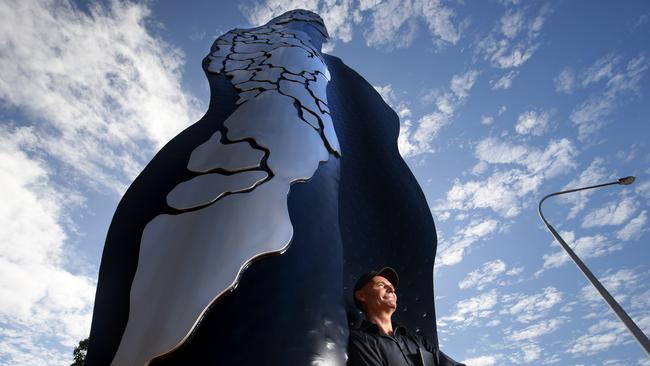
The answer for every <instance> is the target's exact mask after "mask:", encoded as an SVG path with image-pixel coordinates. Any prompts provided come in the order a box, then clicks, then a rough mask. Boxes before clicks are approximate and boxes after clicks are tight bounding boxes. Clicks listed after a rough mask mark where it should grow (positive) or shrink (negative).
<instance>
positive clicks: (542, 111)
mask: <svg viewBox="0 0 650 366" xmlns="http://www.w3.org/2000/svg"><path fill="white" fill-rule="evenodd" d="M269 3H271V2H269ZM284 3H286V4H284ZM310 3H311V2H310ZM314 3H317V2H316V1H314ZM375 3H377V4H375ZM423 3H424V2H423V1H414V2H402V1H395V2H394V4H392V3H391V2H383V3H379V2H372V1H361V2H356V1H350V2H346V1H344V2H339V3H337V4H336V5H333V6H329V5H326V4H323V2H320V3H319V4H316V5H313V6H314V7H312V8H310V9H312V10H315V11H317V12H319V13H320V14H321V15H322V16H323V18H324V20H325V22H326V24H327V26H328V30H329V33H330V34H331V35H332V37H333V41H334V42H333V43H331V44H328V45H325V49H326V51H327V52H328V53H330V54H332V55H335V56H338V57H340V58H342V59H343V61H344V62H345V63H346V64H348V65H349V66H350V67H352V68H354V69H355V70H356V71H357V72H359V73H360V74H361V75H362V76H364V77H365V78H366V79H367V80H368V81H369V82H370V83H371V84H373V85H375V86H376V88H377V89H378V91H379V92H380V93H381V94H382V95H383V96H384V99H385V100H386V101H387V102H388V103H389V104H391V105H392V106H393V108H394V109H395V110H396V112H397V113H398V114H399V115H400V119H401V121H402V135H401V138H400V141H399V142H400V150H401V152H402V154H403V155H404V156H405V158H406V159H405V160H406V161H407V163H408V164H409V166H410V167H411V169H412V170H413V172H414V173H415V175H416V177H417V178H418V180H419V182H420V184H421V186H422V188H423V190H424V192H425V194H426V196H427V200H428V203H429V205H430V207H431V210H432V214H433V216H434V219H435V220H436V224H437V227H438V235H439V250H438V257H437V266H436V267H437V268H436V274H435V283H436V296H437V304H436V306H437V307H436V309H437V311H438V314H437V316H438V321H439V332H440V337H441V342H442V344H443V348H444V349H445V350H446V351H447V352H448V353H449V354H451V355H454V356H455V357H457V358H459V359H464V360H466V361H467V363H468V364H469V365H496V364H499V365H501V364H529V365H539V364H544V363H547V362H548V363H556V364H606V365H619V364H620V365H648V364H650V363H648V360H647V359H646V358H645V356H644V354H643V352H642V351H641V349H640V347H638V346H637V345H636V344H635V343H634V341H633V339H632V337H631V336H629V335H628V334H627V333H626V331H625V330H624V328H622V326H621V325H620V324H619V322H618V321H617V319H616V318H615V317H614V315H612V314H611V312H610V311H609V310H608V309H607V307H606V305H605V304H604V303H603V302H602V301H601V300H600V299H599V298H598V297H597V296H596V295H595V294H594V293H593V292H592V291H591V289H590V288H589V287H587V283H586V281H585V280H584V278H583V277H582V275H581V274H580V273H579V272H578V270H577V269H576V268H575V266H573V265H572V264H571V263H570V262H569V261H568V260H567V257H566V256H565V255H564V254H563V253H561V252H560V248H559V247H558V246H556V245H553V244H552V240H551V236H550V235H549V234H548V233H547V232H546V231H545V230H544V229H543V228H542V226H541V225H540V222H539V219H538V217H537V214H536V211H535V210H536V203H537V200H538V199H539V198H540V197H541V196H543V195H544V194H546V193H550V192H552V191H556V190H560V189H562V188H564V187H569V186H571V187H572V186H579V185H582V184H590V183H599V182H604V181H608V180H610V179H611V178H616V177H618V176H624V175H630V174H631V175H636V176H637V177H638V180H637V182H636V183H635V184H634V185H632V186H629V187H625V188H623V187H608V188H604V189H601V190H599V191H592V192H591V193H588V194H586V195H575V196H573V197H571V198H568V199H567V200H561V199H558V200H557V201H555V202H549V205H548V206H547V208H546V210H547V216H548V218H549V220H550V221H551V222H552V223H553V224H554V225H555V226H556V227H557V228H558V229H559V230H560V231H562V233H563V235H564V237H565V239H567V241H568V242H569V243H573V244H574V246H575V247H576V249H577V251H578V253H579V254H581V255H582V257H583V258H584V259H585V260H586V262H587V264H588V265H589V266H591V268H592V269H593V271H594V272H595V273H596V274H597V275H598V276H599V277H600V278H601V279H603V280H604V283H605V285H606V286H607V287H608V288H609V289H610V290H611V291H612V292H613V294H614V295H615V296H616V297H617V299H618V300H619V301H620V302H621V304H622V305H623V306H624V307H625V309H626V310H628V311H629V312H630V314H631V315H632V317H633V318H634V319H635V320H636V321H637V322H638V324H639V326H640V327H641V328H642V329H644V330H645V331H646V333H648V332H650V302H649V300H648V299H650V286H648V285H647V283H649V281H648V277H649V276H650V268H649V267H648V262H647V258H648V256H649V254H650V252H649V250H648V248H647V245H646V243H647V241H648V238H649V237H648V233H647V232H646V227H647V222H648V219H647V215H648V212H647V211H648V204H649V201H648V200H649V199H650V183H648V178H650V170H649V168H648V167H649V166H650V164H649V162H650V148H649V147H648V145H647V142H646V140H647V137H648V136H649V131H648V128H649V127H648V123H647V121H648V115H650V114H649V113H648V112H650V111H649V108H650V107H649V106H650V103H648V97H647V95H648V93H649V92H650V88H649V87H650V85H649V82H648V80H649V78H648V73H649V71H648V65H649V63H650V59H649V57H650V55H649V50H648V46H647V44H648V39H649V38H648V35H649V34H650V6H649V5H647V4H645V3H644V2H641V1H639V2H626V3H617V4H613V3H609V4H607V3H604V2H599V3H598V4H595V3H593V4H592V3H575V2H548V3H525V2H519V1H500V2H497V1H495V2H481V3H480V4H479V3H469V2H468V3H465V4H462V3H458V2H442V3H441V4H437V3H436V2H431V4H423ZM20 4H21V6H17V5H16V4H12V3H11V1H8V2H4V3H3V4H2V5H0V14H2V18H3V19H7V22H8V23H7V24H9V25H10V26H8V27H6V28H3V30H0V40H2V42H0V44H2V46H1V47H2V48H1V49H0V50H1V51H2V52H0V67H1V69H2V70H3V72H2V77H1V78H0V80H2V83H0V98H1V99H2V103H1V104H0V116H1V117H2V124H1V127H0V140H1V141H2V143H1V144H0V149H1V150H0V151H1V152H2V153H1V154H0V157H1V158H0V163H1V164H2V165H1V166H2V169H0V182H1V184H2V187H3V188H4V192H5V194H6V197H3V201H4V202H3V205H2V208H1V209H0V217H1V218H2V223H1V225H0V227H1V228H2V229H0V230H1V231H0V232H1V233H2V235H1V237H2V241H0V294H1V295H0V327H1V328H2V332H1V333H0V350H2V351H1V352H0V363H10V364H30V365H31V364H39V363H60V364H65V363H66V362H67V361H68V360H70V359H71V357H70V356H71V350H72V348H73V347H74V345H75V344H76V342H77V341H78V340H80V339H82V338H84V337H85V336H86V335H87V332H88V328H89V324H90V317H91V311H92V301H93V297H94V285H95V278H96V275H97V271H98V268H97V267H98V264H99V259H100V257H101V250H102V244H103V241H104V236H105V234H106V230H107V228H108V225H109V223H110V219H111V217H112V214H113V211H114V209H115V206H116V205H117V202H118V200H119V198H120V196H121V194H122V193H123V192H124V190H125V189H126V187H127V186H128V184H129V183H130V181H131V180H132V179H133V178H134V177H135V176H136V175H137V173H138V172H139V170H140V169H141V168H142V167H143V165H144V164H145V163H146V162H147V161H148V160H149V159H150V158H151V156H153V154H154V153H155V151H156V150H157V149H158V148H159V147H160V146H162V145H163V144H164V143H165V142H166V141H168V140H169V139H170V138H171V137H173V136H174V135H175V134H176V133H178V132H179V131H180V130H182V129H183V128H184V127H186V126H187V125H188V124H189V123H192V122H194V121H196V120H198V118H199V117H200V116H201V114H202V113H203V111H205V110H206V108H207V102H208V99H209V98H208V85H207V81H206V79H205V76H204V75H203V71H202V69H201V67H200V62H201V60H202V58H203V57H204V56H205V55H206V54H207V51H208V49H209V47H210V45H211V43H212V41H213V40H214V38H216V37H217V36H218V35H220V34H222V33H223V32H224V31H226V30H229V29H232V28H235V27H242V28H244V27H250V26H251V25H258V24H261V23H263V22H266V21H267V20H269V19H270V18H271V16H272V15H278V14H280V13H282V12H284V11H285V10H289V8H288V7H289V6H291V4H293V2H291V1H274V2H272V4H276V5H274V6H270V5H266V4H265V3H264V2H252V1H249V2H247V3H246V5H245V6H242V7H237V6H235V5H234V4H232V3H230V2H223V3H222V4H215V3H212V2H207V1H205V2H196V3H194V4H193V5H192V7H185V8H184V7H182V6H181V5H179V4H173V3H171V2H159V3H152V4H149V5H105V6H104V7H98V8H87V7H86V5H84V4H81V5H78V6H76V5H75V6H62V5H60V4H58V5H54V4H48V3H41V4H38V5H37V4H34V3H29V2H24V1H21V2H20ZM391 4H392V5H391ZM299 5H300V4H299ZM303 6H306V7H308V8H309V6H310V4H303ZM90 14H92V16H90ZM401 296H408V294H402V295H401Z"/></svg>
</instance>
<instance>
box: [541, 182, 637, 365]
mask: <svg viewBox="0 0 650 366" xmlns="http://www.w3.org/2000/svg"><path fill="white" fill-rule="evenodd" d="M634 179H635V178H634V177H631V176H630V177H625V178H621V179H619V180H617V181H615V182H610V183H604V184H597V185H595V186H589V187H583V188H576V189H569V190H566V191H561V192H556V193H551V194H549V195H547V196H545V197H544V198H542V200H541V201H539V207H538V208H537V210H538V212H539V216H540V217H541V218H542V221H544V224H545V225H546V227H547V228H548V230H549V231H550V232H551V234H553V236H554V237H555V239H557V241H558V242H559V243H560V245H562V248H564V250H565V251H566V252H567V253H568V254H569V257H571V259H573V261H574V262H575V264H576V265H577V266H578V268H580V270H581V271H582V273H583V274H584V275H585V276H586V277H587V279H588V280H589V282H591V284H592V285H594V287H595V288H596V290H598V292H599V293H600V296H602V297H603V299H604V300H605V302H607V304H608V305H609V306H610V307H611V308H612V310H614V312H615V313H616V315H617V316H618V317H619V319H621V321H622V322H623V324H625V326H626V327H627V329H628V330H629V331H630V333H632V335H633V336H634V338H636V340H637V341H638V342H639V344H640V345H641V347H643V349H644V350H645V352H646V353H647V354H648V356H650V340H648V337H647V336H646V335H645V334H644V333H643V332H642V331H641V329H639V326H637V325H636V323H634V320H632V318H630V316H629V315H627V313H626V312H625V310H623V308H622V307H621V305H619V304H618V302H616V300H614V298H613V297H612V295H610V293H609V292H608V291H607V289H605V287H604V286H603V285H602V284H601V283H600V281H598V279H597V278H596V276H594V275H593V273H591V271H590V270H589V268H587V266H586V265H585V264H584V263H583V262H582V260H581V259H580V258H579V257H578V256H577V255H576V253H575V252H574V251H573V249H571V247H569V245H568V244H567V243H566V242H565V241H564V239H562V237H561V236H560V234H558V233H557V231H555V228H553V226H551V224H549V223H548V221H546V218H545V217H544V214H543V213H542V203H544V201H545V200H546V199H547V198H549V197H553V196H557V195H560V194H565V193H571V192H577V191H584V190H586V189H592V188H598V187H604V186H610V185H614V184H621V185H629V184H632V183H633V182H634Z"/></svg>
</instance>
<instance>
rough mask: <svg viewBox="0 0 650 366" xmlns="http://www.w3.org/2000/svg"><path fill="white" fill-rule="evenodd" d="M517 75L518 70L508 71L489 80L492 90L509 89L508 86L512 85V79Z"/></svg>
mask: <svg viewBox="0 0 650 366" xmlns="http://www.w3.org/2000/svg"><path fill="white" fill-rule="evenodd" d="M517 75H519V71H509V72H508V73H507V74H505V75H503V76H502V77H500V78H499V79H496V80H490V84H492V90H499V89H503V90H506V89H510V87H511V86H512V81H513V80H514V79H515V77H516V76H517Z"/></svg>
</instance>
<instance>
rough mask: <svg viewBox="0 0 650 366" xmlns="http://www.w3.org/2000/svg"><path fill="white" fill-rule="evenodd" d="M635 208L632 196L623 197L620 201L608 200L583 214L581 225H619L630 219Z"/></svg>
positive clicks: (586, 226)
mask: <svg viewBox="0 0 650 366" xmlns="http://www.w3.org/2000/svg"><path fill="white" fill-rule="evenodd" d="M636 210H637V204H636V203H635V201H634V200H633V199H632V197H625V198H623V200H622V201H620V202H615V201H614V202H609V203H607V204H606V205H605V206H603V207H599V208H596V209H594V210H592V211H591V212H589V213H588V214H587V215H585V218H584V219H583V220H582V227H585V228H588V227H596V226H606V225H620V224H622V223H624V222H626V221H627V220H628V219H630V217H632V215H633V214H634V213H635V212H636Z"/></svg>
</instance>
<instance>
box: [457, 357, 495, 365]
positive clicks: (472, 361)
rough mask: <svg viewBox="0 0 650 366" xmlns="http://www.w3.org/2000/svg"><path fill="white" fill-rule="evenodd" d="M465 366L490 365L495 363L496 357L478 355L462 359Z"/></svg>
mask: <svg viewBox="0 0 650 366" xmlns="http://www.w3.org/2000/svg"><path fill="white" fill-rule="evenodd" d="M463 363H464V364H465V365H467V366H492V365H496V363H497V358H496V357H495V356H479V357H472V358H467V359H465V360H463Z"/></svg>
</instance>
